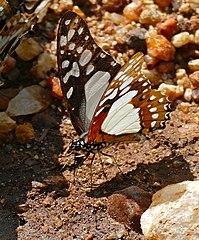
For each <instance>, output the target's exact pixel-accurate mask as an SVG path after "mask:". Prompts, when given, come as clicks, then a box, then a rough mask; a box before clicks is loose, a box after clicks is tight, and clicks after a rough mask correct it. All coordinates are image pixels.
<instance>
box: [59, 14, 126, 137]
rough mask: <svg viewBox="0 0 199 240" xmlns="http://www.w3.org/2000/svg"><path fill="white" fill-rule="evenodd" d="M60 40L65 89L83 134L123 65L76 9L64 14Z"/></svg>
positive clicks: (72, 117)
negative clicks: (98, 42) (94, 35)
mask: <svg viewBox="0 0 199 240" xmlns="http://www.w3.org/2000/svg"><path fill="white" fill-rule="evenodd" d="M57 43H58V45H57V49H58V67H59V71H60V73H61V76H60V78H61V84H62V90H63V93H64V95H65V97H66V100H67V105H68V111H69V113H70V117H71V120H72V123H73V125H74V127H75V129H76V131H77V132H78V134H79V135H80V134H82V133H84V132H87V131H88V130H89V127H90V123H91V121H92V118H93V114H94V112H95V109H96V107H97V105H98V103H99V101H100V99H101V96H102V95H103V93H104V91H105V89H106V88H107V87H108V85H109V82H110V81H111V79H112V78H113V77H114V76H115V75H116V73H117V72H118V71H119V69H120V67H121V66H120V64H119V63H117V62H116V61H115V60H114V59H113V58H112V57H111V56H110V55H108V54H107V53H105V52H104V51H103V50H102V49H101V48H100V47H98V45H97V44H96V43H95V41H94V39H93V38H92V36H91V34H90V32H89V29H88V27H87V25H86V23H85V22H84V20H83V19H82V18H80V17H79V16H78V15H77V14H75V13H74V12H71V11H68V12H66V13H65V14H64V16H63V17H62V19H61V21H60V24H59V30H58V39H57Z"/></svg>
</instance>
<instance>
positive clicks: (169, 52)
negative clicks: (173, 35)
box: [146, 35, 175, 61]
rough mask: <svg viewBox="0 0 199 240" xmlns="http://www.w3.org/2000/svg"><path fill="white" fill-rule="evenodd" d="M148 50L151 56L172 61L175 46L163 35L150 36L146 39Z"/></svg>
mask: <svg viewBox="0 0 199 240" xmlns="http://www.w3.org/2000/svg"><path fill="white" fill-rule="evenodd" d="M146 44H147V52H148V54H149V55H150V56H152V57H155V58H158V59H161V60H164V61H170V60H173V59H174V56H175V48H174V47H173V46H172V44H171V43H170V42H169V41H168V40H167V39H166V38H165V37H164V36H162V35H156V36H154V37H148V38H147V39H146Z"/></svg>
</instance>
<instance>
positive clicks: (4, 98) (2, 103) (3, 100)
mask: <svg viewBox="0 0 199 240" xmlns="http://www.w3.org/2000/svg"><path fill="white" fill-rule="evenodd" d="M18 93H19V89H17V88H7V89H1V90H0V110H1V111H5V110H6V109H7V107H8V103H9V101H10V99H12V98H13V97H15V96H16V95H17V94H18Z"/></svg>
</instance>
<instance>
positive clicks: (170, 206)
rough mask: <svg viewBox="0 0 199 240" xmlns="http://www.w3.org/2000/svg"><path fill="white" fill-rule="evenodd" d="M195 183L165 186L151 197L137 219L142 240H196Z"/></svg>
mask: <svg viewBox="0 0 199 240" xmlns="http://www.w3.org/2000/svg"><path fill="white" fill-rule="evenodd" d="M198 206H199V181H184V182H181V183H177V184H172V185H168V186H166V187H165V188H163V189H161V190H159V191H158V192H156V193H155V194H154V195H153V198H152V204H151V205H150V207H149V208H148V209H147V210H146V211H145V212H144V213H143V214H142V216H141V228H142V232H143V234H144V236H145V237H146V239H156V240H173V239H175V240H187V239H192V240H198V239H199V222H198V219H199V209H198Z"/></svg>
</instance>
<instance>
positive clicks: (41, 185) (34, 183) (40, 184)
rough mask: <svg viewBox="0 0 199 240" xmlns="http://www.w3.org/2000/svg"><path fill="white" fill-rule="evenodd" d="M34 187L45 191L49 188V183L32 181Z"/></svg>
mask: <svg viewBox="0 0 199 240" xmlns="http://www.w3.org/2000/svg"><path fill="white" fill-rule="evenodd" d="M32 187H33V188H36V189H45V188H47V187H48V184H47V183H42V182H38V181H32Z"/></svg>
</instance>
